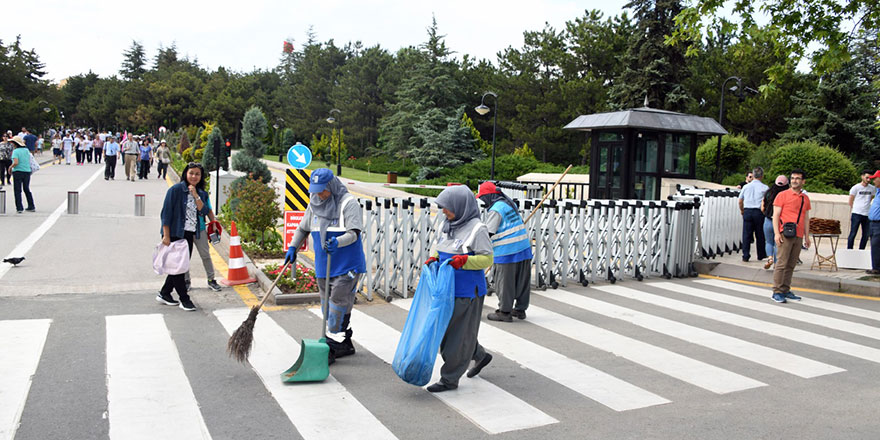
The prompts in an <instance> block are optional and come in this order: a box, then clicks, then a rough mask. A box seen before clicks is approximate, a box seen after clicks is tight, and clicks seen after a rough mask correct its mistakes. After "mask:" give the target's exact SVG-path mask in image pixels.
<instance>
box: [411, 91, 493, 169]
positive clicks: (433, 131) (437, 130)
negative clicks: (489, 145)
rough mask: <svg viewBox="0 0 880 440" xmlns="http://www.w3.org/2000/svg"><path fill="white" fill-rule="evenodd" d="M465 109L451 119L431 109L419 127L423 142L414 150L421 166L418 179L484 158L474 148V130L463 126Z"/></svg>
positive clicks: (413, 156) (418, 133)
mask: <svg viewBox="0 0 880 440" xmlns="http://www.w3.org/2000/svg"><path fill="white" fill-rule="evenodd" d="M463 114H464V107H463V106H462V107H460V108H459V109H458V110H457V111H456V112H455V113H454V114H453V115H452V116H445V115H443V112H442V111H441V110H440V109H436V108H432V109H429V110H428V111H427V112H426V113H425V114H424V115H422V117H421V118H420V120H419V123H418V125H416V128H415V131H416V135H417V136H419V138H420V142H419V144H418V146H417V147H414V148H413V153H412V158H413V163H415V164H416V165H418V166H419V167H420V168H419V171H418V174H417V176H416V179H417V180H425V179H431V178H434V177H437V176H439V175H440V173H441V171H442V170H443V169H444V168H455V167H459V166H461V165H464V164H466V163H469V162H472V161H474V160H477V159H481V158H482V157H483V152H482V151H480V150H478V149H475V148H474V138H473V137H472V136H471V129H470V127H468V126H467V125H465V124H463V123H462V115H463Z"/></svg>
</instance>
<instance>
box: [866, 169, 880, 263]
mask: <svg viewBox="0 0 880 440" xmlns="http://www.w3.org/2000/svg"><path fill="white" fill-rule="evenodd" d="M868 177H869V178H871V179H874V200H873V201H872V202H871V207H870V209H869V210H868V220H869V221H870V222H871V229H870V230H871V269H870V270H868V271H867V273H868V275H880V170H877V171H876V172H875V173H874V174H872V175H870V176H868Z"/></svg>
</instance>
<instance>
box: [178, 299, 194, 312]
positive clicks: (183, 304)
mask: <svg viewBox="0 0 880 440" xmlns="http://www.w3.org/2000/svg"><path fill="white" fill-rule="evenodd" d="M180 308H181V309H182V310H186V311H187V312H195V311H196V305H195V304H193V303H192V301H190V300H188V299H187V300H181V301H180Z"/></svg>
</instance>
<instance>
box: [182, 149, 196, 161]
mask: <svg viewBox="0 0 880 440" xmlns="http://www.w3.org/2000/svg"><path fill="white" fill-rule="evenodd" d="M181 155H182V156H183V161H184V162H193V149H192V147H189V148H187V149H186V150H183V153H181Z"/></svg>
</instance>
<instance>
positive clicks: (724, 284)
mask: <svg viewBox="0 0 880 440" xmlns="http://www.w3.org/2000/svg"><path fill="white" fill-rule="evenodd" d="M696 282H697V283H699V284H705V285H707V286H714V287H720V288H722V289H728V290H733V291H734V292H742V293H748V294H750V295H756V296H761V297H764V298H769V297H770V293H771V291H770V290H769V289H766V288H764V289H762V288H759V287H754V286H748V285H745V284H738V283H731V282H729V281H723V280H696ZM792 303H793V304H797V305H798V306H804V307H814V308H817V309H822V310H827V311H829V312H837V313H843V314H845V315H852V316H858V317H861V318H868V319H873V320H875V321H880V312H875V311H873V310H865V309H860V308H858V307H851V306H846V305H843V304H837V303H833V302H829V301H822V300H821V299H814V298H810V299H809V300H807V301H793V302H792Z"/></svg>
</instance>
